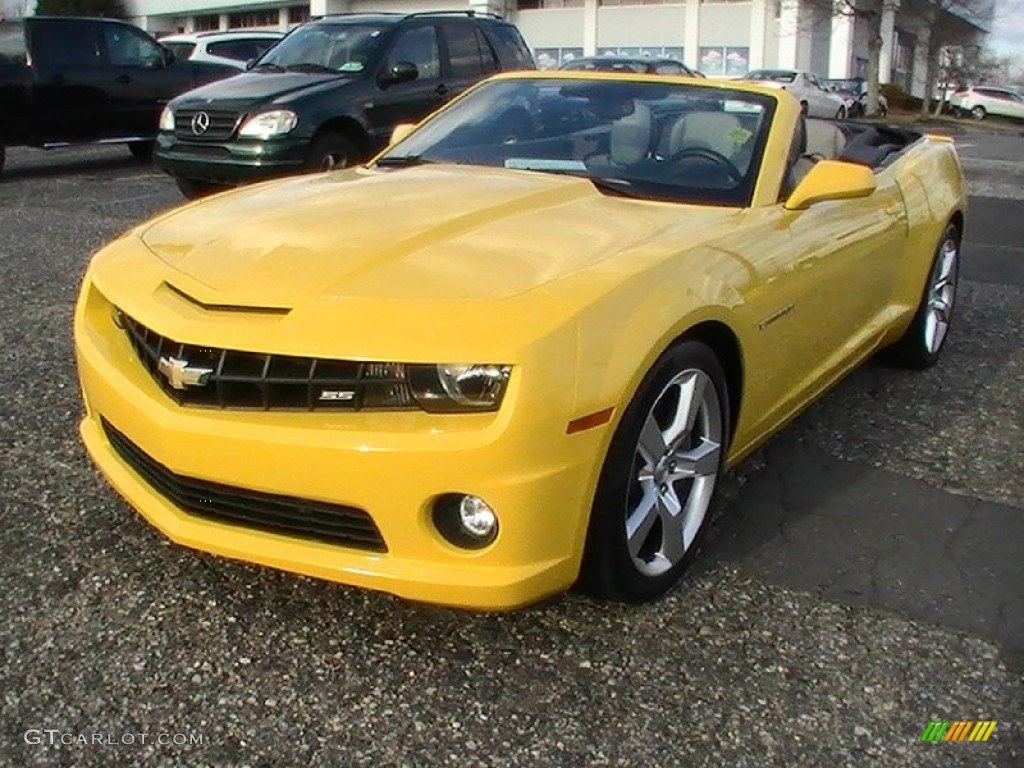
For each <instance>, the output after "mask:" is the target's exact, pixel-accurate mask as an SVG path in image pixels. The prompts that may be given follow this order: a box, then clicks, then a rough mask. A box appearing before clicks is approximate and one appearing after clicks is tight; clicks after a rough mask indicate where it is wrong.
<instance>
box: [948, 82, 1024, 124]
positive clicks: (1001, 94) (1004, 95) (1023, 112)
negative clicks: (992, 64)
mask: <svg viewBox="0 0 1024 768" xmlns="http://www.w3.org/2000/svg"><path fill="white" fill-rule="evenodd" d="M949 106H950V107H952V109H953V112H954V113H955V114H964V113H968V112H969V113H970V115H971V117H973V118H974V119H975V120H984V119H985V116H986V115H999V116H1001V117H1016V118H1018V119H1020V120H1024V95H1022V94H1021V92H1020V91H1018V90H1017V89H1015V88H1009V87H1003V86H998V85H976V86H974V87H973V88H958V89H957V90H956V92H955V93H954V94H953V97H952V98H951V99H950V100H949Z"/></svg>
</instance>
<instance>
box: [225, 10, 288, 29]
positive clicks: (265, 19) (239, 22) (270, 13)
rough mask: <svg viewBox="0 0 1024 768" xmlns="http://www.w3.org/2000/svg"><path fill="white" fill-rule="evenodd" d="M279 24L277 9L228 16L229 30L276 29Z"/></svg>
mask: <svg viewBox="0 0 1024 768" xmlns="http://www.w3.org/2000/svg"><path fill="white" fill-rule="evenodd" d="M279 23H280V14H279V13H278V11H277V9H276V8H272V9H270V10H264V11H245V12H244V13H229V14H228V29H245V28H248V27H276V26H277V25H278V24H279Z"/></svg>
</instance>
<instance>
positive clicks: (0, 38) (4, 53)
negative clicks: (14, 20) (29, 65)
mask: <svg viewBox="0 0 1024 768" xmlns="http://www.w3.org/2000/svg"><path fill="white" fill-rule="evenodd" d="M27 61H28V56H27V54H26V51H25V30H24V29H23V28H22V26H21V25H20V24H0V64H25V63H26V62H27Z"/></svg>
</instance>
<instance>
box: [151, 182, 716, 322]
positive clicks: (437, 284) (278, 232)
mask: <svg viewBox="0 0 1024 768" xmlns="http://www.w3.org/2000/svg"><path fill="white" fill-rule="evenodd" d="M731 213H734V212H731V211H728V210H722V209H713V208H698V207H692V206H680V205H678V204H662V203H647V202H638V201H634V200H628V199H626V198H622V197H609V196H608V195H605V194H602V193H601V192H600V191H598V190H597V189H596V188H595V187H594V186H593V185H592V184H591V183H590V182H588V181H586V180H583V179H576V178H572V177H568V176H558V175H554V174H546V173H527V172H522V171H506V170H503V169H481V168H470V167H465V166H421V167H416V168H409V169H404V170H401V171H381V172H373V171H365V170H359V171H349V172H345V173H336V174H330V175H324V176H318V177H306V178H300V179H294V180H290V181H284V182H277V183H273V184H269V185H261V186H259V187H255V188H250V189H245V190H241V191H238V192H234V193H230V194H227V195H224V196H221V197H218V198H216V199H212V200H209V201H207V202H204V203H201V204H198V205H193V206H189V207H186V208H183V209H181V210H180V211H177V212H174V213H172V214H170V215H168V216H166V217H164V218H162V219H159V220H158V221H156V222H155V223H153V224H152V225H151V226H149V227H148V228H146V229H144V230H143V232H142V233H141V237H142V239H143V241H144V242H145V244H146V245H147V247H148V248H149V249H150V250H151V251H152V252H153V253H155V254H156V255H157V256H158V257H159V258H160V259H161V260H162V261H164V262H165V263H166V264H168V265H169V266H171V267H172V268H173V269H175V270H177V271H178V272H180V273H183V276H184V279H182V280H181V281H180V282H181V284H179V285H177V286H176V287H178V288H180V289H182V290H184V291H187V292H188V293H189V294H190V295H192V296H193V297H194V298H196V299H198V300H200V301H203V302H208V303H213V304H240V305H248V306H274V307H289V308H291V307H297V306H299V305H301V304H304V303H309V302H311V301H314V302H315V301H317V300H320V301H323V300H328V301H332V300H337V299H342V298H344V299H359V298H367V299H368V298H375V299H380V300H388V299H391V300H398V301H416V302H428V303H435V302H445V303H451V302H464V301H465V302H479V301H493V300H496V299H502V298H507V297H511V296H515V295H517V294H521V293H524V292H527V291H529V290H531V289H534V288H537V287H539V286H542V285H545V284H548V283H550V282H552V281H556V280H558V279H560V278H563V277H565V276H568V275H570V274H573V273H575V272H578V271H580V270H582V269H585V268H587V267H588V266H592V265H594V264H595V263H597V262H600V261H603V260H605V259H607V258H608V257H609V256H613V255H616V254H619V253H622V252H624V251H628V250H630V249H632V248H635V247H637V246H639V245H642V244H643V243H644V242H645V241H648V240H650V239H654V238H657V237H658V236H659V235H662V234H663V233H664V232H665V231H666V230H667V229H668V228H672V229H677V228H680V227H685V229H687V230H689V232H688V236H687V238H686V240H687V244H688V245H693V244H695V243H697V242H699V241H700V240H702V239H703V238H702V237H700V235H699V232H701V231H705V230H707V229H708V228H709V225H710V224H712V223H714V222H716V221H721V220H722V219H723V218H724V217H727V216H729V215H730V214H731ZM169 279H170V281H171V282H174V281H175V278H174V277H173V276H172V277H170V278H169ZM197 294H198V295H197Z"/></svg>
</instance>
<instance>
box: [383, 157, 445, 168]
mask: <svg viewBox="0 0 1024 768" xmlns="http://www.w3.org/2000/svg"><path fill="white" fill-rule="evenodd" d="M431 162H433V161H431V160H424V159H423V157H422V156H420V155H388V156H387V157H382V158H381V159H380V160H378V161H377V162H376V163H375V165H379V166H380V167H381V168H411V167H412V166H414V165H427V164H429V163H431Z"/></svg>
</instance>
